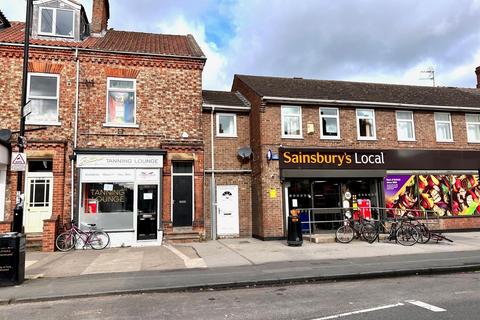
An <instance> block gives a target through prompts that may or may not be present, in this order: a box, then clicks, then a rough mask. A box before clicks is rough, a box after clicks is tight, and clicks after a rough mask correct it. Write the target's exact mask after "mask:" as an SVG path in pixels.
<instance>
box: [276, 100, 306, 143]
mask: <svg viewBox="0 0 480 320" xmlns="http://www.w3.org/2000/svg"><path fill="white" fill-rule="evenodd" d="M292 107H295V108H298V110H299V113H298V114H297V115H288V116H289V117H298V118H299V120H300V123H299V125H300V134H299V135H291V134H289V135H286V134H285V126H284V122H283V118H284V116H286V115H285V114H284V111H283V110H284V108H292ZM280 122H281V124H280V126H281V130H282V139H303V119H302V107H301V106H282V107H281V116H280Z"/></svg>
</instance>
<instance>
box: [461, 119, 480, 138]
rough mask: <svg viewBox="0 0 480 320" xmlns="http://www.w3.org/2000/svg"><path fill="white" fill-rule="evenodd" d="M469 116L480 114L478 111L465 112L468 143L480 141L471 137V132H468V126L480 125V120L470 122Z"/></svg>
mask: <svg viewBox="0 0 480 320" xmlns="http://www.w3.org/2000/svg"><path fill="white" fill-rule="evenodd" d="M468 116H480V114H478V113H465V125H466V129H467V142H468V143H480V140H473V139H472V137H470V134H469V132H468V126H469V125H473V126H480V122H477V121H473V122H468V119H467V118H468Z"/></svg>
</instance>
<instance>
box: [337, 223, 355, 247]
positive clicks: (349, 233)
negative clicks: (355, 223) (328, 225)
mask: <svg viewBox="0 0 480 320" xmlns="http://www.w3.org/2000/svg"><path fill="white" fill-rule="evenodd" d="M353 237H354V231H353V228H352V227H350V226H349V225H346V226H341V227H340V228H338V229H337V231H336V232H335V239H336V240H337V241H338V242H340V243H349V242H350V241H352V240H353Z"/></svg>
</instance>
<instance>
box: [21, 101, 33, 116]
mask: <svg viewBox="0 0 480 320" xmlns="http://www.w3.org/2000/svg"><path fill="white" fill-rule="evenodd" d="M31 102H32V100H29V101H28V102H27V104H26V105H25V106H24V107H23V114H22V116H23V117H26V116H28V115H29V114H30V113H32V104H31Z"/></svg>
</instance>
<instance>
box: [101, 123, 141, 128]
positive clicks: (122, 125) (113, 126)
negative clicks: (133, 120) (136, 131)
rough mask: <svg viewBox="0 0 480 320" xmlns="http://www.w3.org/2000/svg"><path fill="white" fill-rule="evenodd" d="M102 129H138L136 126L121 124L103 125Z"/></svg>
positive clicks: (138, 126)
mask: <svg viewBox="0 0 480 320" xmlns="http://www.w3.org/2000/svg"><path fill="white" fill-rule="evenodd" d="M103 126H104V127H107V128H140V125H138V124H121V123H104V124H103Z"/></svg>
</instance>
